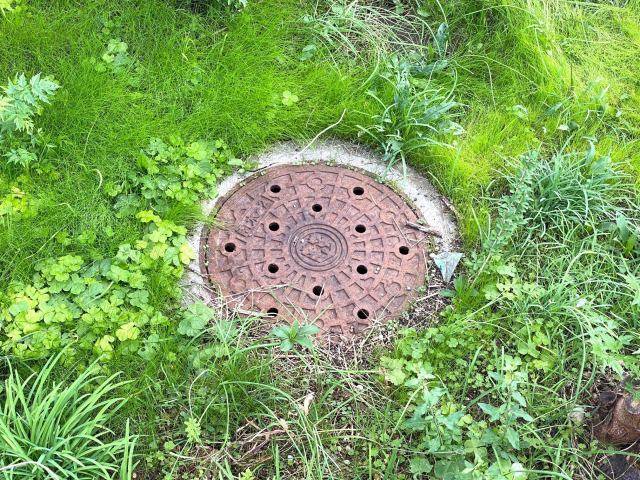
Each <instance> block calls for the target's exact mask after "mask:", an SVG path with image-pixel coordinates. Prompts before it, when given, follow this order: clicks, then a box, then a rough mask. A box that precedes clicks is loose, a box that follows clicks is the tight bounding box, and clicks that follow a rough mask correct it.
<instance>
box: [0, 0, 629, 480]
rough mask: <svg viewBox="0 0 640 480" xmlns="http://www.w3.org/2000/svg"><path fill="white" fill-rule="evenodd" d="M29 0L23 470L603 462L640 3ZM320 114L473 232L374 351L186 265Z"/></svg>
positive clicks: (583, 468)
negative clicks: (235, 184) (227, 183)
mask: <svg viewBox="0 0 640 480" xmlns="http://www.w3.org/2000/svg"><path fill="white" fill-rule="evenodd" d="M0 12H1V13H2V15H1V16H0V71H2V72H3V76H2V79H0V84H2V86H3V89H2V91H1V92H0V350H1V354H0V355H2V358H1V359H0V360H1V363H0V365H2V366H0V378H1V379H2V381H3V383H2V387H0V447H1V448H0V460H1V462H0V473H1V474H2V476H3V478H134V475H135V478H153V479H155V478H162V479H167V480H168V479H182V478H184V479H187V478H188V479H193V478H202V479H205V478H216V479H245V480H247V479H253V478H256V479H257V478H260V479H263V478H264V479H271V478H274V479H280V478H282V479H284V478H287V479H292V478H296V479H297V478H301V479H302V478H304V479H325V478H335V479H382V478H387V479H395V478H397V479H410V478H436V479H509V480H516V479H533V478H565V479H573V478H579V479H582V478H584V479H590V478H598V475H600V473H599V472H598V469H597V466H596V465H597V463H598V462H599V461H600V459H601V458H602V457H603V456H604V455H605V454H610V453H612V452H615V451H616V447H613V446H609V445H604V444H601V443H599V442H597V441H596V440H595V439H594V438H593V436H592V434H591V424H592V422H593V421H594V418H595V413H596V412H595V409H594V405H595V401H594V395H595V394H596V393H597V392H599V391H600V389H602V388H604V387H603V386H611V387H615V388H620V389H627V390H632V391H633V389H634V387H633V383H632V382H631V381H629V380H633V379H637V377H638V375H640V372H639V371H638V370H639V368H638V360H637V356H638V349H637V345H638V340H639V338H638V336H639V334H638V331H639V330H638V328H639V325H638V322H639V320H638V319H639V318H640V317H639V315H640V311H639V308H640V307H639V306H640V270H639V268H640V266H639V264H638V258H639V257H638V256H639V255H640V242H639V240H638V236H639V235H640V218H639V217H638V215H639V214H638V211H639V210H638V206H639V205H638V192H637V184H638V175H639V173H640V135H639V133H640V110H639V109H640V106H639V105H640V101H639V100H640V93H639V92H640V90H639V89H640V62H638V61H636V60H637V59H638V58H640V26H639V25H640V6H638V4H637V2H633V1H614V0H611V1H601V2H572V1H565V0H549V1H544V2H533V1H527V0H455V1H450V2H419V1H408V0H407V1H399V0H398V1H383V0H371V1H341V0H339V1H329V0H322V1H318V2H299V1H296V0H273V1H271V0H269V1H266V0H255V1H253V0H250V1H248V2H244V1H240V2H227V1H222V2H220V1H204V0H197V1H187V0H175V1H168V0H136V1H131V0H119V1H102V0H91V1H88V2H83V4H82V5H81V6H78V5H77V4H76V3H75V2H70V1H67V0H56V1H53V2H51V1H40V0H20V1H15V0H13V1H4V2H3V1H2V0H0ZM319 133H320V134H321V135H320V138H325V137H337V138H342V139H347V140H350V141H357V142H363V143H366V144H368V145H369V146H370V147H371V148H373V149H376V150H377V151H378V152H379V153H380V155H382V156H384V158H385V159H386V160H387V162H388V163H389V165H390V166H392V165H394V164H396V165H398V166H401V165H404V164H409V163H410V164H412V165H414V166H416V167H417V168H419V169H420V170H421V171H422V172H423V173H424V174H425V175H427V176H428V177H429V178H430V179H431V180H433V181H434V183H435V184H436V185H437V186H438V187H439V188H440V189H441V191H442V192H443V193H444V194H446V195H448V196H449V197H450V198H451V199H452V202H453V208H454V209H455V212H456V215H457V219H458V221H459V224H460V228H461V233H462V239H461V241H462V244H463V245H464V252H465V260H464V261H463V265H462V266H461V267H460V268H459V270H458V271H457V273H456V276H455V278H454V280H453V282H452V283H451V284H450V285H449V287H448V289H447V290H446V291H445V293H444V295H446V296H447V298H448V299H449V302H450V305H449V306H447V308H446V309H444V310H443V311H442V312H441V313H439V314H435V315H430V316H428V317H425V318H422V319H420V322H418V324H417V326H416V327H414V328H411V329H402V328H400V327H399V326H398V325H397V324H390V325H388V326H386V327H384V329H385V331H384V335H379V336H380V337H383V338H385V339H392V341H378V342H376V341H370V342H366V343H361V344H356V345H354V346H353V347H352V349H351V351H349V352H345V351H341V352H338V353H336V352H335V351H332V352H327V351H324V350H323V349H322V348H320V347H319V346H317V345H316V346H314V344H313V341H312V340H313V337H314V336H315V335H316V334H317V332H316V329H315V328H314V327H313V326H310V325H304V324H294V325H292V326H284V325H282V326H278V328H275V329H273V330H270V329H268V328H267V329H265V326H264V321H263V320H262V319H255V318H235V317H231V316H228V315H226V314H223V313H221V312H217V311H213V310H211V309H210V308H208V307H206V306H205V305H203V304H201V303H193V304H188V302H186V301H185V297H184V295H183V292H182V289H181V288H180V279H181V278H182V277H183V275H184V272H185V268H186V266H187V265H188V264H189V262H190V260H191V259H192V258H193V256H194V255H195V252H193V250H192V249H191V247H190V246H189V245H188V243H187V241H186V235H187V233H188V231H189V229H190V228H192V227H193V225H194V224H195V223H196V222H197V221H202V220H205V221H206V219H204V218H203V216H202V213H201V211H200V202H201V201H202V200H204V199H207V198H211V197H212V196H214V195H215V192H216V186H217V184H218V182H219V181H220V180H221V179H222V178H224V176H226V175H228V174H229V173H231V172H232V171H234V170H243V169H251V168H252V166H251V163H250V161H249V160H248V159H249V157H250V155H251V154H253V153H258V152H260V151H262V150H264V149H265V148H267V147H268V146H270V145H272V144H274V143H276V142H279V141H283V140H293V141H297V142H299V143H301V144H302V145H306V144H308V142H309V141H311V140H312V139H314V138H316V137H317V136H318V134H319ZM265 332H270V333H265ZM372 337H374V338H378V335H374V336H372ZM62 399H68V401H66V402H62ZM125 400H126V401H125ZM43 411H47V412H51V413H50V414H49V415H46V416H43V415H40V414H39V412H43Z"/></svg>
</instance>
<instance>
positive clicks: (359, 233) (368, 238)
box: [201, 164, 427, 336]
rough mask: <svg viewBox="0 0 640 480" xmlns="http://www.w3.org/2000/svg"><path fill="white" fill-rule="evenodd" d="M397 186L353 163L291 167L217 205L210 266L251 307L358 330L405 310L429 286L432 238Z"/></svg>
mask: <svg viewBox="0 0 640 480" xmlns="http://www.w3.org/2000/svg"><path fill="white" fill-rule="evenodd" d="M420 221H421V218H420V216H419V215H418V214H417V213H416V211H415V210H414V209H413V208H412V207H411V206H409V205H408V204H407V202H406V201H405V200H404V199H403V198H402V197H401V196H400V195H399V194H397V193H396V192H395V191H394V190H392V189H391V188H390V187H388V186H387V185H384V184H382V183H379V182H377V181H375V180H374V179H373V178H371V177H370V176H368V175H367V174H366V173H363V172H361V171H355V170H353V169H351V168H344V167H338V166H330V165H325V164H316V165H285V166H278V167H273V168H270V169H267V170H266V171H265V172H264V173H261V174H257V175H254V176H253V177H251V178H249V179H248V180H247V181H246V182H244V183H243V184H242V185H241V186H239V187H238V188H236V189H235V190H233V191H232V192H231V193H229V194H228V195H227V196H226V197H224V198H223V199H222V200H221V201H220V202H219V203H218V205H217V212H216V224H215V226H214V227H210V228H208V229H205V231H204V234H203V238H202V251H201V265H202V266H203V270H204V271H203V273H204V274H205V275H206V276H207V278H208V279H209V280H210V281H211V282H212V283H213V284H214V285H216V286H217V287H218V288H219V289H220V291H221V293H222V294H223V295H224V296H225V297H226V300H227V302H228V304H229V306H230V307H232V308H234V309H237V310H239V311H240V312H241V313H246V314H252V313H253V312H256V313H263V314H267V315H269V316H270V317H273V318H274V321H275V322H281V321H282V320H287V321H290V322H291V321H293V320H296V319H297V320H298V321H300V322H302V323H315V324H316V325H318V326H319V327H320V328H322V329H323V330H324V331H325V332H328V333H331V334H338V335H347V336H348V335H351V334H354V333H357V332H359V331H361V330H362V329H363V328H366V327H367V326H369V325H370V324H371V321H372V320H373V319H374V318H375V319H388V318H392V317H395V316H397V315H398V314H400V313H401V312H402V310H403V309H404V308H406V307H407V304H408V302H409V301H410V300H411V298H412V297H413V296H414V295H415V293H416V290H417V289H418V288H419V287H420V286H421V285H423V284H424V280H425V273H426V262H427V256H426V250H425V248H426V246H425V240H426V236H425V234H424V233H422V232H420V231H419V230H417V229H415V228H413V227H411V226H410V225H411V224H413V225H414V226H415V225H416V224H418V223H420Z"/></svg>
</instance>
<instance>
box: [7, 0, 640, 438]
mask: <svg viewBox="0 0 640 480" xmlns="http://www.w3.org/2000/svg"><path fill="white" fill-rule="evenodd" d="M510 4H511V6H507V5H504V4H502V3H501V2H498V1H491V2H489V1H475V2H469V1H464V2H463V1H455V2H447V3H446V4H445V9H446V14H447V17H448V21H449V22H450V24H451V29H452V32H453V33H452V40H451V51H452V52H453V55H454V58H455V60H456V62H457V65H458V68H457V74H458V78H457V84H458V99H459V100H460V101H461V102H463V103H465V104H466V105H467V112H466V115H465V117H464V119H463V122H462V123H463V124H464V126H465V128H466V134H465V135H464V136H463V137H462V138H460V139H458V143H457V144H456V146H455V148H454V149H446V150H445V149H443V150H435V151H434V150H431V151H429V152H424V153H421V154H419V155H417V156H416V157H415V158H414V159H413V160H414V162H415V163H416V164H418V165H420V166H422V167H423V168H424V169H425V170H426V171H429V172H431V173H432V174H433V175H435V178H436V180H437V182H438V183H439V184H440V185H442V187H443V189H444V190H445V191H447V192H449V193H450V194H451V195H452V196H453V197H454V199H455V200H456V201H457V203H458V205H459V206H460V207H461V211H462V213H463V218H461V221H462V223H463V226H464V230H465V233H466V234H467V236H468V238H470V239H473V238H474V232H475V224H474V222H475V218H474V216H473V215H472V213H473V212H472V208H471V205H472V203H473V202H475V203H476V205H477V198H478V195H479V194H480V192H481V191H482V190H483V189H484V188H485V187H486V186H487V185H488V184H489V182H490V181H491V179H492V178H493V176H494V173H493V170H494V169H495V168H501V167H502V166H503V164H504V158H505V157H508V156H513V155H518V154H520V153H521V152H523V151H525V150H526V149H528V148H531V147H536V146H538V145H540V144H541V143H544V148H545V149H550V150H553V149H556V148H558V147H559V146H560V145H561V144H562V143H563V142H564V141H565V140H566V136H565V135H564V134H561V132H558V130H557V127H558V126H559V125H561V124H564V123H568V122H569V120H574V121H576V122H577V123H579V124H580V126H581V130H578V131H577V132H575V133H574V137H575V138H576V142H575V143H574V145H573V146H572V147H571V148H582V147H583V146H584V140H583V139H582V137H584V136H585V135H596V136H597V137H598V138H599V141H600V145H601V147H602V148H604V149H605V150H606V149H611V150H612V155H613V157H614V158H616V159H629V160H631V163H632V165H633V166H634V168H636V170H637V171H640V158H639V157H638V140H637V133H638V128H639V125H640V119H639V118H638V117H639V115H640V113H639V112H638V106H637V105H638V90H637V89H638V86H639V84H638V82H639V80H638V79H639V78H640V65H639V64H638V63H637V62H635V63H634V62H633V61H632V60H633V59H634V58H637V56H638V55H639V52H640V34H639V31H638V24H639V20H640V11H639V9H638V7H637V6H635V4H633V3H630V4H629V6H628V7H627V9H626V10H622V9H618V8H614V7H611V6H608V5H607V4H601V5H593V6H590V5H587V6H584V7H580V8H578V7H574V6H572V4H569V3H567V2H559V1H554V2H547V8H548V10H541V9H540V8H541V7H540V2H526V1H524V0H518V1H512V2H510ZM514 5H515V7H517V8H514ZM302 10H303V9H302V8H301V7H300V5H299V4H298V3H297V2H295V1H293V0H291V1H288V0H278V1H269V2H254V3H252V4H251V6H250V8H249V9H248V10H247V11H246V12H245V13H243V14H240V15H238V16H237V17H236V18H235V19H234V20H233V21H232V22H231V24H230V25H228V27H227V28H224V29H223V28H222V27H221V26H220V24H219V19H217V18H216V15H215V14H212V16H211V17H209V18H206V17H201V16H198V15H193V14H191V13H189V12H187V11H180V10H176V9H174V8H173V6H172V5H170V4H169V3H167V2H163V1H160V0H158V1H139V2H127V1H124V0H123V1H119V2H113V1H110V2H107V1H104V2H92V3H90V4H89V5H88V6H85V7H83V8H82V9H79V8H77V6H76V5H75V3H74V2H63V1H56V2H44V1H42V2H33V8H32V10H31V14H30V15H29V16H25V17H13V18H9V19H8V20H6V21H3V22H2V23H0V70H1V71H3V72H6V75H5V76H9V75H12V74H13V72H17V71H25V72H26V73H29V74H31V73H35V72H38V71H42V72H44V73H47V74H53V75H55V76H56V78H57V79H58V80H59V81H60V83H61V84H62V85H63V89H62V90H61V91H60V93H59V94H58V95H57V97H56V100H55V102H54V105H53V106H52V107H51V108H48V109H47V110H46V111H45V114H44V116H43V118H42V122H41V126H42V127H43V128H44V129H45V131H46V132H48V134H50V135H51V143H54V144H56V145H57V147H56V149H55V150H54V151H53V153H52V154H51V158H52V163H53V165H54V171H53V173H51V172H45V173H41V174H38V173H37V172H33V175H32V176H31V178H30V179H29V180H25V182H24V186H23V189H24V190H26V191H27V192H28V193H30V194H32V195H35V196H37V197H38V198H39V199H40V201H41V208H40V212H39V215H38V216H37V217H35V218H33V219H28V220H23V221H19V222H15V223H10V224H8V225H7V228H6V229H3V230H2V231H0V252H2V255H0V290H2V288H3V287H4V286H5V285H6V283H7V282H8V281H9V280H11V279H13V280H20V279H26V278H28V277H29V276H30V274H31V273H32V267H33V263H34V262H35V261H36V260H38V259H39V258H45V257H49V256H51V255H56V254H60V253H62V252H69V250H70V249H73V250H75V251H77V252H79V253H82V254H84V255H90V254H91V252H92V251H94V252H97V253H101V254H109V253H111V252H113V251H114V250H115V248H116V247H117V245H118V244H120V243H122V242H123V241H130V240H132V239H134V238H137V237H138V236H139V234H140V232H139V227H138V225H137V224H134V223H126V222H125V223H123V222H122V221H121V220H119V219H116V218H115V216H114V214H113V210H112V208H111V200H110V199H109V198H108V197H107V196H106V195H105V194H104V192H103V191H102V189H101V188H100V184H101V182H107V181H109V180H114V179H118V178H120V177H121V176H122V175H124V174H125V173H126V172H127V171H128V170H129V169H131V168H132V165H133V161H134V159H135V155H136V153H137V152H138V150H139V149H140V147H142V146H144V145H145V144H146V142H147V140H148V138H149V137H151V136H167V135H170V134H180V135H183V136H185V137H191V138H197V137H203V136H206V137H212V138H217V137H221V138H223V139H225V140H226V141H227V142H228V143H229V144H230V145H231V146H232V148H233V149H234V150H235V151H236V152H237V153H238V154H241V155H246V154H250V153H253V152H256V151H258V150H260V149H262V148H265V147H266V146H268V145H269V144H271V143H273V142H274V141H277V140H281V139H290V138H293V139H304V138H310V137H312V136H313V135H314V134H315V133H316V132H317V131H319V130H321V129H322V128H323V127H325V126H326V125H329V124H331V123H333V122H334V121H336V120H337V118H339V116H340V114H341V112H342V110H343V109H345V108H347V109H349V110H350V111H352V112H354V111H361V110H367V109H369V108H370V106H369V104H368V103H366V101H365V100H364V92H363V91H362V89H361V88H360V87H361V82H362V80H363V79H364V78H366V76H367V74H366V72H362V71H360V70H359V69H358V68H356V67H351V68H349V69H348V71H344V72H341V71H339V70H337V69H335V68H334V67H332V66H331V65H330V64H329V63H325V62H323V61H322V60H321V59H319V60H318V61H317V63H313V62H311V63H309V62H300V61H299V60H298V56H299V52H300V49H301V47H302V46H304V44H305V41H304V39H301V38H299V37H298V36H299V35H300V33H299V32H300V30H299V26H300V24H299V19H300V17H301V15H302V13H303V11H302ZM104 12H114V13H118V14H119V18H120V24H121V27H119V29H117V31H115V32H114V33H113V36H120V37H122V39H123V40H124V41H126V42H127V43H128V44H129V46H130V52H131V54H132V55H133V56H134V57H135V58H136V59H137V60H138V62H139V65H140V67H141V72H140V74H139V75H140V81H139V84H138V85H137V86H136V87H134V88H132V87H130V85H129V84H128V79H127V78H126V77H121V76H117V75H115V76H114V75H111V74H108V73H97V72H96V71H95V68H94V66H93V65H92V64H91V63H90V59H91V58H99V56H100V55H101V53H102V51H103V49H104V46H105V43H106V42H105V38H104V37H103V36H101V35H100V22H99V17H100V16H101V15H102V14H103V13H104ZM440 18H441V16H440V13H439V12H434V19H440ZM434 21H435V20H434ZM437 21H439V20H437ZM549 51H551V53H550V54H549ZM598 77H602V79H603V80H602V81H601V83H602V84H610V86H611V88H610V92H609V94H608V104H609V105H611V109H610V111H609V115H608V116H606V117H605V118H604V120H601V119H595V120H593V121H592V118H593V117H594V115H593V113H591V112H592V110H593V109H595V108H597V107H598V102H599V101H598V100H597V99H596V98H595V97H597V93H598V92H599V90H598V87H597V85H598V84H596V87H595V89H594V88H590V85H591V84H592V81H593V80H595V79H596V78H598ZM284 90H290V91H291V92H293V93H295V94H296V95H298V96H299V97H300V102H299V103H298V104H296V105H295V106H293V107H290V108H285V107H284V106H283V105H282V104H281V101H280V98H281V95H282V92H283V91H284ZM559 101H564V102H565V103H564V104H563V108H562V113H561V114H560V115H558V116H554V117H552V118H543V115H544V112H545V111H546V110H547V108H548V107H549V106H551V105H554V104H556V103H557V102H559ZM514 105H523V106H525V107H526V108H527V110H528V112H529V115H528V116H527V118H524V119H523V118H519V117H518V116H516V115H515V114H514V112H513V108H512V107H513V106H514ZM617 109H620V110H621V111H622V112H623V116H622V121H615V122H613V121H612V120H611V115H614V116H615V111H616V110H617ZM585 119H586V120H585ZM357 120H358V119H357V118H355V117H349V116H348V117H347V119H346V121H345V122H344V123H343V125H344V126H343V127H341V131H340V133H341V134H342V135H345V136H353V134H354V132H355V129H354V128H353V124H354V123H357ZM634 136H635V137H634ZM621 140H627V141H625V142H622V141H621ZM17 174H18V173H17V172H16V171H15V170H10V169H7V168H4V169H3V170H0V175H3V176H4V177H5V178H7V179H15V177H16V176H17ZM476 208H477V209H478V210H480V213H482V211H483V207H482V206H480V207H476ZM183 213H184V212H183ZM110 229H111V230H112V232H113V233H111V232H110ZM87 230H90V231H94V232H95V233H96V235H97V241H96V243H95V244H93V245H85V246H82V245H72V246H64V245H62V244H60V243H59V242H57V241H56V240H55V238H54V236H55V235H56V233H58V232H68V234H69V236H71V237H73V236H75V235H78V234H79V233H82V232H84V231H87ZM121 367H122V368H123V369H125V371H126V373H127V375H128V376H129V377H136V376H139V377H140V378H141V379H142V380H141V382H140V383H138V384H136V390H135V391H136V392H137V393H138V395H137V396H136V397H137V398H136V399H135V400H134V402H132V406H131V409H130V410H128V411H127V412H123V413H126V414H128V415H132V416H133V417H134V418H135V420H136V422H137V430H138V431H140V432H144V433H150V434H153V433H156V432H157V430H158V429H162V428H167V429H169V428H173V427H175V425H174V424H173V421H174V420H175V419H174V418H172V416H173V415H175V414H176V411H177V410H176V408H177V407H176V405H184V403H181V402H184V401H185V399H184V397H185V391H186V388H187V386H188V382H187V381H186V379H185V378H184V372H183V371H182V370H181V368H182V367H183V365H182V364H180V363H179V362H172V361H167V362H166V364H164V365H163V364H160V365H146V366H145V369H146V370H145V371H144V372H140V371H139V365H131V364H123V365H121ZM223 367H224V368H223ZM302 370H303V371H304V369H302ZM219 376H220V378H219V379H217V380H212V381H211V382H212V383H215V382H218V383H219V382H220V381H224V380H227V381H231V380H236V381H237V380H238V379H243V380H246V381H249V382H268V381H269V379H268V378H267V376H266V375H265V372H264V371H263V370H261V369H260V368H256V367H255V366H252V365H250V364H249V362H248V361H247V360H246V358H244V357H243V356H242V355H239V356H238V359H237V362H236V361H234V362H227V363H226V364H224V365H220V372H219ZM294 378H296V379H298V380H299V379H300V377H295V376H294ZM220 379H222V380H220ZM160 380H163V381H162V382H161V381H160ZM333 381H334V379H333V378H330V379H328V380H327V384H329V385H328V386H326V387H325V388H326V390H325V396H326V397H330V396H331V395H332V393H333V390H332V389H333V388H336V387H335V384H334V385H333V386H332V385H331V382H333ZM342 381H345V380H343V379H337V380H335V382H336V383H339V382H342ZM350 381H351V380H349V381H345V383H347V387H349V388H350V387H351V384H350V383H349V382H350ZM358 381H359V382H361V383H360V384H362V383H363V382H364V381H363V380H362V379H358ZM291 383H294V382H293V381H292V382H291ZM315 386H316V387H318V385H315ZM288 387H290V388H294V387H298V388H300V385H297V386H295V385H288ZM303 387H304V386H303ZM242 393H244V396H242V395H241V396H240V397H241V398H239V399H237V401H235V402H234V403H233V406H234V408H238V409H239V410H242V411H241V412H240V415H238V416H237V418H242V415H247V414H250V413H253V412H254V411H255V410H256V407H255V402H254V401H253V400H255V399H258V400H259V401H263V400H264V401H265V402H267V401H271V400H273V398H272V397H270V396H269V395H266V394H263V395H260V391H258V392H256V391H254V392H249V393H247V392H246V391H244V390H242ZM263 393H264V392H263ZM342 394H343V395H344V392H342ZM252 395H253V397H252ZM153 402H156V403H157V404H153ZM327 408H329V415H330V416H333V415H335V416H336V417H338V416H339V415H346V416H349V415H352V414H353V412H352V411H350V410H347V413H344V412H343V411H342V410H338V409H337V407H336V411H337V412H338V413H336V412H335V411H334V410H333V405H329V407H327ZM356 412H358V413H360V414H362V413H361V412H360V409H356ZM222 413H225V412H222ZM379 413H380V412H379V411H374V414H379ZM371 416H372V417H373V416H374V415H371ZM381 416H382V417H385V415H381ZM340 421H344V420H343V419H337V420H336V423H338V422H340ZM384 421H385V419H384V418H378V419H375V420H373V421H372V423H374V424H375V423H376V422H377V425H378V427H380V426H381V425H382V424H383V423H384ZM328 423H329V425H328V426H327V427H329V426H330V425H331V422H328ZM371 435H372V436H373V437H374V438H375V437H376V436H378V435H379V433H378V432H376V431H374V432H373V433H372V434H371ZM150 442H151V443H153V440H151V441H150Z"/></svg>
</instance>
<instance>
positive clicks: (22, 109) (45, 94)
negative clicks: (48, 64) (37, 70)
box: [0, 73, 60, 167]
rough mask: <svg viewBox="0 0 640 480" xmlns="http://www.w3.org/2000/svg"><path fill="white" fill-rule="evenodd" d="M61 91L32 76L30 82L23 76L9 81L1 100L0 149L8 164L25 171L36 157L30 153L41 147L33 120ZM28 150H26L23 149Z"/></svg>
mask: <svg viewBox="0 0 640 480" xmlns="http://www.w3.org/2000/svg"><path fill="white" fill-rule="evenodd" d="M58 88H60V85H58V84H57V83H56V82H55V81H54V80H53V78H51V77H42V76H41V75H40V74H37V75H34V76H33V77H31V79H30V80H28V81H27V78H26V77H25V76H24V74H23V73H22V74H19V75H16V77H15V79H14V80H13V81H9V84H8V85H7V86H6V87H2V90H4V96H2V97H0V147H2V149H3V150H4V151H5V152H6V153H4V156H5V157H6V158H7V161H8V162H9V164H16V165H20V166H22V167H28V166H29V164H31V163H33V162H34V161H35V160H37V156H36V154H35V153H33V152H32V151H30V150H27V148H31V149H33V148H34V147H36V146H37V145H40V144H42V139H41V131H40V130H39V129H37V128H36V127H35V124H34V117H35V116H36V115H40V114H41V113H42V109H43V107H44V105H46V104H48V103H50V100H51V97H52V96H53V95H54V93H55V92H56V90H57V89H58ZM25 146H27V148H24V147H25Z"/></svg>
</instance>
